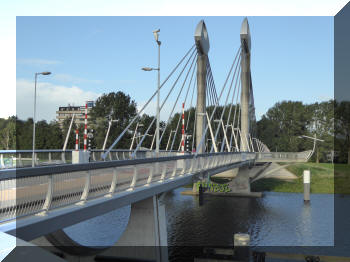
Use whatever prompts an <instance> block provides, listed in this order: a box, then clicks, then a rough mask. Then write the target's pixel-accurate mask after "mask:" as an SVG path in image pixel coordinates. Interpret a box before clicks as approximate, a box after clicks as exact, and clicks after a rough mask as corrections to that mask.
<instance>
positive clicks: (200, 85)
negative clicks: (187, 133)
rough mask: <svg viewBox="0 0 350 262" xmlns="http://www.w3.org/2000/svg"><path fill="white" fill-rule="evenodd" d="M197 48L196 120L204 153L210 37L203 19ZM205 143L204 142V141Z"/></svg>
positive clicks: (200, 149) (195, 39)
mask: <svg viewBox="0 0 350 262" xmlns="http://www.w3.org/2000/svg"><path fill="white" fill-rule="evenodd" d="M194 41H195V43H196V48H197V53H198V56H197V109H196V112H197V121H196V150H197V152H198V153H199V154H201V153H204V151H205V147H204V145H202V146H201V147H200V146H199V144H200V142H201V140H202V136H203V134H204V131H205V126H206V90H207V81H206V79H207V63H208V52H209V37H208V31H207V27H206V26H205V23H204V21H203V20H201V21H200V22H199V23H198V25H197V27H196V30H195V33H194ZM203 144H204V143H203Z"/></svg>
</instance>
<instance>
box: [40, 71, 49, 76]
mask: <svg viewBox="0 0 350 262" xmlns="http://www.w3.org/2000/svg"><path fill="white" fill-rule="evenodd" d="M40 74H42V75H44V76H47V75H51V72H42V73H40Z"/></svg>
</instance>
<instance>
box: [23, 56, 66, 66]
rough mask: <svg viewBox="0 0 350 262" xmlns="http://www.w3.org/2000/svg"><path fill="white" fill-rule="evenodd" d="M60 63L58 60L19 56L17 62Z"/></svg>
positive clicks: (26, 63) (34, 63)
mask: <svg viewBox="0 0 350 262" xmlns="http://www.w3.org/2000/svg"><path fill="white" fill-rule="evenodd" d="M60 63H62V62H61V61H58V60H48V59H38V58H33V59H31V58H29V59H28V58H19V59H17V64H21V65H57V64H60Z"/></svg>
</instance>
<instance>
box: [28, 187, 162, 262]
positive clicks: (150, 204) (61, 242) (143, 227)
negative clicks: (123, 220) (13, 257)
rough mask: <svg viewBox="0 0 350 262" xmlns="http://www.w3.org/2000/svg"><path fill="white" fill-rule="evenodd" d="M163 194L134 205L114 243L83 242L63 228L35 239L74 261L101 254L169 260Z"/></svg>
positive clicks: (104, 255) (96, 256)
mask: <svg viewBox="0 0 350 262" xmlns="http://www.w3.org/2000/svg"><path fill="white" fill-rule="evenodd" d="M161 198H162V194H158V195H154V196H152V197H149V198H147V199H144V200H142V201H139V202H135V203H133V204H132V205H131V212H130V218H129V222H128V225H127V227H126V229H125V231H124V233H123V234H122V236H121V237H120V239H119V240H118V241H117V242H116V243H115V245H114V246H111V247H86V246H82V245H80V244H79V243H77V242H75V241H74V240H73V239H71V238H70V237H69V236H68V235H67V234H66V233H65V232H64V231H63V230H58V231H56V232H54V233H52V234H49V235H47V236H43V237H40V238H37V239H34V240H32V241H31V242H32V243H33V244H35V245H37V246H40V247H43V248H45V249H47V250H48V251H50V252H52V253H56V254H60V255H61V256H62V257H63V258H64V259H65V260H66V261H70V262H76V261H84V262H90V261H91V262H92V261H95V259H96V258H98V257H105V258H106V257H108V258H125V259H139V260H146V261H149V260H150V261H157V262H167V261H168V239H167V228H166V214H165V206H164V204H163V203H162V200H161Z"/></svg>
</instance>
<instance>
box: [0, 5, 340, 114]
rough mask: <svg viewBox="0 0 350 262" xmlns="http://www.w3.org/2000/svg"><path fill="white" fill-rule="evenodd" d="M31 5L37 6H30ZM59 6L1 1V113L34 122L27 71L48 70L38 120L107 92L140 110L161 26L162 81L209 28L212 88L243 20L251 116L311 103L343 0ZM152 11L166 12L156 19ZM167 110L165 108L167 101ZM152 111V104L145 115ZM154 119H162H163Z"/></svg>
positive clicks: (326, 89)
mask: <svg viewBox="0 0 350 262" xmlns="http://www.w3.org/2000/svg"><path fill="white" fill-rule="evenodd" d="M13 2H16V3H17V5H16V4H14V3H13ZM33 2H36V3H37V4H38V6H40V8H33V6H35V4H34V3H33ZM63 2H65V1H63ZM63 2H62V1H55V0H54V1H52V2H51V5H49V4H47V3H46V2H45V1H41V0H40V1H39V0H38V1H31V4H30V5H29V4H28V3H27V2H25V1H20V0H19V1H5V2H4V3H3V4H2V5H3V7H4V8H2V9H1V10H2V11H1V14H2V15H3V16H2V18H1V19H2V20H3V22H4V25H7V26H5V27H3V28H2V29H1V32H0V33H2V34H1V40H4V41H3V43H4V45H5V47H8V49H6V48H3V50H2V51H1V52H2V53H1V54H2V55H3V57H5V60H6V59H8V61H9V63H3V62H2V65H1V69H2V70H1V71H2V72H3V79H4V81H5V82H6V81H8V83H9V84H8V85H3V86H1V92H2V98H1V102H2V103H1V104H0V117H7V116H9V115H13V114H17V115H18V116H19V117H20V118H22V119H26V118H27V117H32V115H33V96H34V94H33V91H34V73H35V72H42V71H51V72H52V74H51V75H49V76H41V75H40V76H39V77H38V86H37V87H38V90H37V108H38V110H37V112H38V113H37V118H38V119H39V120H40V119H45V120H47V121H50V120H53V119H54V118H55V112H56V110H57V108H58V106H62V105H67V104H68V103H70V104H75V105H81V104H83V103H84V101H86V100H90V99H96V98H97V97H98V96H99V95H101V94H102V93H108V92H112V91H114V92H116V91H123V92H125V93H127V94H129V95H130V96H131V97H132V98H133V99H135V101H136V102H137V104H138V106H139V107H140V106H141V105H143V104H144V103H145V101H146V100H147V99H148V98H149V97H150V95H151V94H152V92H154V91H155V88H156V80H157V78H156V73H155V72H144V71H141V70H140V68H141V67H144V66H153V67H156V63H157V49H156V48H157V46H156V44H155V42H154V38H153V34H152V31H153V30H155V29H158V28H160V30H161V31H160V40H161V41H162V45H161V79H162V80H163V79H164V78H165V77H166V76H167V74H168V73H169V72H170V70H171V69H172V67H173V66H174V65H175V64H176V63H177V61H178V60H179V59H180V57H182V56H183V54H184V53H185V52H186V51H187V50H188V49H189V48H190V47H191V46H192V45H193V43H194V40H193V34H194V30H195V27H196V25H197V23H198V22H199V21H200V20H201V19H204V21H205V23H206V25H207V29H208V33H209V39H210V51H209V59H210V63H211V66H212V70H213V76H214V79H215V82H216V87H217V89H218V90H219V89H220V88H221V87H222V85H223V83H224V81H225V77H226V75H227V72H228V70H229V67H230V65H231V63H232V61H233V57H234V54H235V52H236V50H237V48H238V46H239V30H240V26H241V22H242V20H243V18H244V16H245V15H247V16H248V20H249V24H250V29H251V36H252V56H251V70H252V81H253V86H254V98H255V107H256V115H257V119H259V118H260V117H261V116H262V115H263V114H264V113H266V111H267V110H268V108H270V107H271V106H273V105H274V104H275V103H276V102H279V101H282V100H294V101H295V100H298V101H303V102H305V103H313V102H316V101H325V100H328V99H331V98H333V20H334V19H333V15H335V14H336V13H337V12H338V11H339V10H340V9H341V7H342V6H343V5H344V4H345V3H346V2H347V1H310V2H308V3H305V2H304V1H294V2H293V3H290V2H284V3H283V4H281V1H272V0H271V1H265V2H264V5H262V4H261V3H259V2H258V1H253V0H250V1H245V3H244V4H242V2H237V1H236V2H235V1H230V2H227V1H221V0H220V1H219V2H222V5H221V6H218V3H219V2H216V5H213V4H212V3H211V2H208V1H202V4H203V6H202V8H201V9H198V8H196V5H195V4H194V3H191V4H188V5H187V6H188V7H189V8H188V9H186V10H185V11H184V10H182V8H179V6H181V5H179V4H180V3H178V5H174V3H173V4H171V3H170V2H167V1H150V2H149V5H145V4H143V3H142V2H140V1H134V2H133V4H130V3H129V4H128V3H126V4H115V2H112V1H109V0H105V1H103V2H102V3H103V4H100V5H98V6H93V4H92V1H83V2H84V5H81V4H82V1H80V0H77V1H74V2H71V1H70V2H69V1H66V2H65V3H66V5H64V4H62V3H63ZM79 2H80V4H79ZM180 2H181V1H180ZM194 2H195V1H194ZM282 2H283V1H282ZM68 3H69V4H68ZM158 3H159V4H158ZM316 3H317V7H316V6H315V5H316ZM78 7H79V8H78ZM136 7H137V8H136ZM225 7H228V8H225ZM272 7H273V8H272ZM317 8H318V9H317ZM4 10H8V12H6V11H4ZM159 14H162V15H163V14H164V15H166V16H154V15H159ZM308 14H310V15H323V16H307V15H308ZM42 15H45V16H42ZM91 15H93V16H91ZM103 15H109V16H103ZM111 15H112V16H111ZM120 15H133V16H120ZM169 15H170V16H169ZM175 15H176V16H175ZM190 15H192V16H190ZM217 15H226V16H217ZM243 15H244V16H243ZM256 15H273V16H256ZM276 15H303V16H276ZM325 15H326V16H325ZM327 15H329V16H327ZM14 40H15V41H14ZM4 50H5V51H4ZM164 95H165V93H164V92H163V93H162V94H161V97H162V98H164ZM14 100H15V108H14ZM9 101H11V102H9ZM166 107H167V110H165V111H167V112H169V110H170V107H171V106H170V104H169V105H168V104H167V105H166ZM179 109H180V108H179ZM154 111H155V103H152V104H151V106H150V108H149V109H148V111H147V110H146V112H147V113H150V114H151V113H152V112H154ZM161 117H162V119H165V118H166V116H165V114H163V115H162V116H161Z"/></svg>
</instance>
